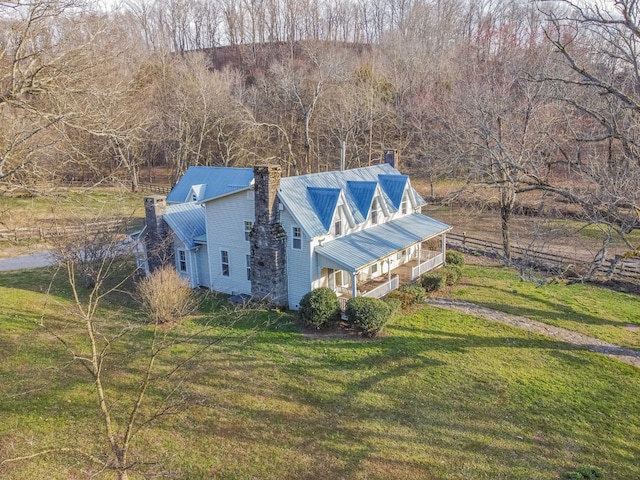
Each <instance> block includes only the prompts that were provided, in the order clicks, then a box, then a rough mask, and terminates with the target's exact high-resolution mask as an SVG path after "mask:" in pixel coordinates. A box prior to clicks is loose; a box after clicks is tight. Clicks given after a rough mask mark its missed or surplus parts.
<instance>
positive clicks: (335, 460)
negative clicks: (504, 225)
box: [0, 267, 640, 479]
mask: <svg viewBox="0 0 640 480" xmlns="http://www.w3.org/2000/svg"><path fill="white" fill-rule="evenodd" d="M466 272H467V274H468V278H469V281H468V282H467V285H464V286H462V287H460V289H458V290H457V292H458V294H459V295H460V296H463V295H462V294H461V293H460V291H461V290H464V289H467V290H468V291H471V290H473V289H474V288H476V289H478V290H479V291H480V287H477V286H476V287H474V286H473V282H475V281H477V278H479V276H480V275H481V274H482V269H481V268H478V267H468V268H467V269H466ZM504 275H505V280H504V281H505V282H508V281H510V280H507V279H508V278H509V277H508V275H507V274H506V273H504ZM496 276H497V275H496ZM492 278H493V277H492ZM49 279H50V272H48V271H47V270H34V271H31V272H21V273H19V274H16V273H5V274H0V299H2V301H1V306H0V351H1V352H2V355H0V416H1V417H2V421H0V458H6V457H8V456H9V457H10V456H15V455H24V454H29V453H32V452H35V451H37V450H39V449H42V448H46V447H50V446H53V445H56V446H66V447H83V448H85V449H90V450H91V451H92V452H94V453H95V454H97V455H99V454H100V453H101V452H103V451H104V440H103V434H102V431H101V426H100V423H99V417H98V416H97V409H96V406H95V402H94V397H93V393H92V387H91V385H90V384H88V380H87V376H86V374H85V373H84V372H83V371H82V369H81V368H79V367H78V366H77V365H76V364H73V363H69V362H68V360H69V356H68V354H66V352H65V350H64V348H62V347H61V345H60V344H59V342H58V341H57V340H56V339H55V338H54V337H53V336H52V334H51V333H49V332H48V331H47V330H46V328H43V327H39V326H36V325H33V324H32V323H31V322H30V321H31V320H35V321H36V322H40V321H43V322H44V325H45V327H50V328H51V329H52V331H55V332H56V333H58V334H60V335H63V336H64V337H65V338H69V339H71V340H72V341H73V342H75V344H76V345H80V344H81V338H82V331H81V329H79V328H78V326H77V325H76V324H75V322H74V320H73V315H72V313H71V312H72V311H71V309H70V303H69V300H68V295H69V292H68V289H67V288H65V287H64V285H63V284H62V283H54V284H53V286H52V289H51V295H50V296H49V297H47V296H45V295H44V293H43V292H46V291H47V289H48V288H49ZM527 288H529V287H527ZM531 288H532V287H531ZM554 288H557V289H558V290H554V291H555V297H554V298H558V297H560V296H562V298H563V299H564V300H563V301H564V302H569V304H570V305H574V303H582V300H575V301H570V300H569V295H570V293H571V292H576V291H578V292H579V290H575V289H573V288H572V287H561V286H556V287H554ZM562 288H565V289H566V291H562V292H561V289H562ZM514 289H524V285H521V284H514V286H512V287H511V289H510V290H514ZM522 293H523V294H525V295H523V298H524V299H527V300H526V301H527V302H528V305H529V307H527V308H530V309H531V311H536V312H540V313H539V315H540V316H541V317H542V316H544V315H543V313H541V312H544V311H545V309H546V308H549V309H550V308H551V307H547V306H546V305H548V304H549V303H551V301H550V300H545V298H544V297H543V298H541V299H539V300H538V299H536V297H535V296H534V295H532V294H531V293H530V292H528V290H527V291H525V290H522ZM454 294H455V292H454ZM511 295H515V294H514V293H513V292H512V293H511ZM606 295H609V293H607V294H606ZM593 297H594V298H593V302H597V301H598V298H599V295H593ZM487 298H488V299H489V298H490V295H487ZM509 298H511V299H513V298H516V297H509ZM615 298H617V299H618V300H619V299H620V298H624V299H625V301H626V300H627V299H628V300H630V301H635V300H634V299H633V298H632V297H626V296H623V297H615ZM487 301H488V300H487ZM496 301H498V302H502V301H506V300H496ZM554 301H555V300H554ZM618 303H624V302H620V301H618ZM636 305H637V304H636ZM574 308H577V307H575V306H574ZM591 308H593V309H596V308H598V309H600V308H603V309H604V308H605V307H603V306H601V305H592V307H591ZM620 308H621V310H619V312H621V313H619V314H620V315H626V313H624V312H626V311H627V310H625V309H624V308H622V307H620ZM204 310H205V312H206V311H209V308H205V309H204ZM244 313H245V314H244V316H243V318H242V320H241V321H237V322H230V321H229V319H228V318H224V319H220V320H219V321H218V322H217V323H216V327H215V328H214V329H213V330H210V331H208V332H206V333H205V334H203V335H201V336H199V337H197V338H196V339H192V340H189V341H188V342H186V343H185V344H183V345H181V346H179V347H176V348H174V349H172V351H171V352H170V355H169V356H167V357H163V359H162V364H161V365H160V366H161V368H165V367H166V366H168V365H171V364H174V363H175V362H177V361H179V360H180V359H185V358H186V357H188V355H189V353H190V352H192V351H193V350H194V349H195V348H197V347H198V345H201V344H202V343H203V342H207V341H208V340H211V339H212V338H219V339H221V342H220V343H219V344H216V345H215V346H214V347H213V348H212V349H210V350H208V351H207V352H206V353H204V354H203V355H201V356H200V358H199V360H198V361H197V362H195V363H191V364H189V368H188V372H189V375H188V376H187V377H185V387H186V389H185V391H186V392H188V393H189V395H190V397H189V398H190V399H191V407H190V408H187V409H184V410H181V411H179V412H176V414H175V415H172V416H167V417H164V418H163V419H161V420H160V421H159V422H157V423H155V424H153V425H152V427H150V428H148V429H147V430H145V431H144V432H143V434H142V435H141V436H140V437H139V438H138V440H137V443H136V444H135V451H136V452H137V453H138V454H139V455H140V461H141V462H150V463H149V464H148V465H141V469H142V470H144V471H146V472H147V473H149V472H156V473H164V474H165V476H166V477H169V478H183V479H210V478H216V479H257V478H259V479H336V478H344V479H397V478H402V479H468V478H474V479H482V478H486V479H534V478H535V479H560V478H562V476H563V474H564V473H565V472H567V471H568V470H572V469H575V468H577V467H578V466H581V465H585V464H592V465H596V466H598V467H600V468H602V469H603V470H604V472H605V474H606V478H607V479H631V478H640V465H638V462H637V458H640V400H638V391H640V371H639V370H638V369H635V368H633V367H631V366H628V365H625V364H622V363H619V362H616V361H614V360H611V359H609V358H607V357H604V356H602V355H597V354H594V353H589V352H585V351H582V350H578V349H574V348H570V347H568V346H567V345H566V344H563V343H560V342H556V341H553V340H550V339H547V338H544V337H541V336H538V335H534V334H531V333H527V332H523V331H520V330H518V329H515V328H510V327H507V326H504V325H502V324H497V323H492V322H489V321H485V320H481V319H474V318H472V317H470V316H467V315H462V314H457V313H455V312H451V311H446V310H441V309H437V308H430V307H426V308H423V309H419V310H417V311H415V312H414V313H410V314H407V315H404V316H401V317H397V318H395V319H394V320H393V321H392V323H391V324H390V325H389V327H388V329H387V332H386V334H385V335H384V336H382V337H380V338H376V339H372V340H368V339H361V338H358V337H354V336H351V335H346V334H342V333H340V332H337V333H336V334H334V335H322V334H321V335H318V334H305V333H304V332H302V331H301V330H300V329H299V328H298V327H297V324H296V323H295V319H294V318H293V317H291V316H289V315H288V314H279V313H276V312H271V313H268V312H244ZM101 315H102V316H103V317H104V318H108V319H109V321H108V322H106V323H105V324H103V325H101V332H102V333H104V334H105V335H108V334H109V333H114V332H116V331H118V330H119V329H120V327H121V326H123V325H125V324H128V323H130V324H134V325H135V324H139V323H140V320H141V318H140V315H139V313H138V312H137V311H136V310H135V303H134V302H133V301H131V300H127V298H126V297H119V298H118V299H117V300H114V301H113V302H111V303H109V304H106V305H105V306H104V309H103V311H102V312H101ZM594 315H595V314H594ZM615 315H617V314H615V313H611V314H610V315H609V316H608V317H607V318H608V319H609V321H610V322H616V321H619V322H627V319H626V318H624V319H617V320H616V318H617V317H615ZM210 317H211V315H210V314H208V313H203V314H201V315H199V316H198V317H196V318H194V319H192V320H190V321H188V322H185V323H184V324H183V325H182V326H181V327H180V328H178V329H176V330H175V331H173V332H171V333H170V334H171V335H174V336H176V337H177V336H188V335H189V334H191V333H193V332H195V331H197V330H198V329H199V328H201V326H202V325H203V323H205V322H207V321H208V320H209V319H210ZM574 322H575V323H578V321H577V320H574ZM148 339H149V329H148V328H143V329H142V330H137V331H134V332H133V333H132V335H131V336H128V337H125V338H123V342H122V343H121V344H119V346H117V347H116V348H115V349H114V355H113V356H112V357H111V358H110V360H109V364H108V370H107V375H108V379H109V382H110V387H109V394H110V396H111V398H113V399H117V402H115V403H114V404H113V406H114V409H115V411H120V410H121V409H124V407H126V406H127V405H128V404H129V402H130V401H131V398H130V392H131V390H132V387H135V385H136V379H137V376H136V374H137V373H138V372H139V369H140V365H141V361H140V360H141V359H140V357H139V354H141V353H143V352H144V349H145V345H146V343H147V342H148ZM167 386H168V385H165V384H163V383H162V382H160V383H159V384H158V386H157V388H154V389H153V390H152V392H151V394H150V397H149V401H150V404H154V403H157V402H158V401H159V399H160V398H161V397H160V396H161V394H162V393H163V392H165V391H166V388H167ZM3 468H4V469H3ZM92 468H93V470H92ZM90 473H97V472H96V469H95V467H92V466H91V464H88V463H87V462H86V461H84V460H83V459H82V458H80V457H78V456H77V455H73V454H67V455H51V456H48V457H44V458H38V459H34V460H27V461H23V462H19V463H12V464H10V465H9V466H6V467H0V477H1V478H3V479H5V478H6V479H22V478H33V479H40V478H42V479H45V478H46V479H68V478H88V476H89V474H90ZM95 478H113V476H112V475H111V476H110V475H108V474H107V473H102V474H98V475H97V476H96V477H95ZM131 478H138V477H136V476H135V475H132V477H131Z"/></svg>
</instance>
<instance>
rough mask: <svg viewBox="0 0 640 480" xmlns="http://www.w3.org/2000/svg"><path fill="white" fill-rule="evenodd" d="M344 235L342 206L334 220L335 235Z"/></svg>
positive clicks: (337, 210)
mask: <svg viewBox="0 0 640 480" xmlns="http://www.w3.org/2000/svg"><path fill="white" fill-rule="evenodd" d="M341 235H342V213H341V211H340V207H338V208H337V209H336V215H335V218H334V222H333V236H334V237H339V236H341Z"/></svg>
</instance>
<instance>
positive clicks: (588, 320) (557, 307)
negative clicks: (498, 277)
mask: <svg viewBox="0 0 640 480" xmlns="http://www.w3.org/2000/svg"><path fill="white" fill-rule="evenodd" d="M478 288H484V289H489V290H492V291H494V290H497V291H501V292H505V293H507V294H511V295H514V296H518V297H522V298H525V299H528V300H530V301H531V302H534V303H539V304H543V305H546V306H548V307H550V308H549V309H548V310H545V309H541V308H534V307H527V306H523V305H516V304H505V303H498V302H493V301H483V300H474V301H473V303H474V304H476V305H479V306H482V307H485V308H489V309H492V310H496V311H498V312H505V313H508V314H511V315H516V316H521V317H527V318H531V319H533V320H538V321H544V320H543V319H545V318H549V317H550V316H551V315H557V316H558V317H559V318H561V319H563V320H569V321H573V322H576V323H585V324H590V325H611V326H616V327H621V326H624V325H627V324H629V323H638V324H640V318H636V319H633V320H620V321H616V320H607V319H604V318H601V317H597V316H594V315H590V314H588V313H585V312H581V311H577V310H576V309H575V308H574V307H571V306H569V305H564V304H561V303H558V302H553V301H551V300H546V299H542V298H539V297H536V296H534V295H531V294H527V293H517V294H514V293H512V292H510V291H509V290H508V289H504V288H496V287H488V286H479V287H478Z"/></svg>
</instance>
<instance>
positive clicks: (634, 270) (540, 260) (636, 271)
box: [447, 233, 640, 283]
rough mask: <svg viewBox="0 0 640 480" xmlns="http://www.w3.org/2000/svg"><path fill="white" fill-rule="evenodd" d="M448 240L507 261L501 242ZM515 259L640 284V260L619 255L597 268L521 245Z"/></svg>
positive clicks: (452, 235) (451, 236) (450, 237)
mask: <svg viewBox="0 0 640 480" xmlns="http://www.w3.org/2000/svg"><path fill="white" fill-rule="evenodd" d="M447 240H448V243H449V244H450V245H451V246H453V247H456V246H459V247H460V248H461V249H463V250H468V251H477V252H480V253H482V254H484V255H492V256H495V257H499V258H504V253H503V247H502V244H501V243H496V242H492V241H490V240H485V239H481V238H474V237H468V236H466V235H458V234H455V233H448V234H447ZM511 258H512V260H515V261H519V262H526V263H529V264H531V265H532V266H537V267H542V268H544V269H547V270H550V271H556V272H566V271H572V272H575V273H576V274H577V275H587V274H589V273H597V274H598V275H600V276H606V277H607V278H610V279H612V280H618V281H623V282H634V283H635V282H640V259H637V258H634V259H622V258H621V257H619V256H617V257H615V258H611V259H606V260H604V261H603V262H601V264H600V265H596V264H595V263H594V262H593V261H588V260H585V259H584V258H582V259H581V258H577V257H570V256H564V255H558V254H555V253H551V252H543V251H539V250H533V249H530V248H522V247H519V246H512V247H511ZM594 270H595V272H594Z"/></svg>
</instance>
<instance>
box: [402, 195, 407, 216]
mask: <svg viewBox="0 0 640 480" xmlns="http://www.w3.org/2000/svg"><path fill="white" fill-rule="evenodd" d="M400 211H401V212H402V214H403V215H406V214H407V212H408V211H409V210H408V208H407V197H404V198H403V199H402V203H401V204H400Z"/></svg>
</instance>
